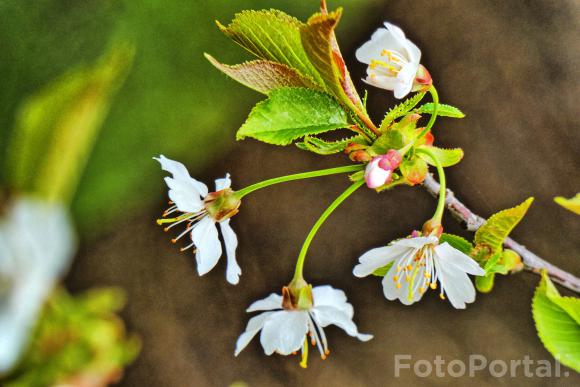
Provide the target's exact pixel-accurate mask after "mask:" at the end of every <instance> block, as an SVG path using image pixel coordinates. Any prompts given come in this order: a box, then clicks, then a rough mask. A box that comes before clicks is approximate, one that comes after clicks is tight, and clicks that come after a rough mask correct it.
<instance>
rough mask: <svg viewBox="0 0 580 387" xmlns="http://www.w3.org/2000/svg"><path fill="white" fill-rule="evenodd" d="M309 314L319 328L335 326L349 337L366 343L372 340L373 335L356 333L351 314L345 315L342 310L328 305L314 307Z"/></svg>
mask: <svg viewBox="0 0 580 387" xmlns="http://www.w3.org/2000/svg"><path fill="white" fill-rule="evenodd" d="M349 305H350V304H349ZM351 310H352V306H351ZM310 313H311V314H312V316H313V318H314V320H315V321H316V323H317V324H318V325H320V326H321V327H327V326H329V325H336V326H337V327H339V328H341V329H342V330H344V331H345V332H346V333H347V334H348V335H349V336H352V337H356V338H358V339H359V340H361V341H368V340H370V339H372V338H373V335H368V334H364V333H359V332H358V329H357V327H356V324H355V323H354V322H353V321H352V313H347V312H345V311H344V310H340V309H337V308H334V307H332V306H328V305H321V306H315V307H313V308H312V309H311V311H310Z"/></svg>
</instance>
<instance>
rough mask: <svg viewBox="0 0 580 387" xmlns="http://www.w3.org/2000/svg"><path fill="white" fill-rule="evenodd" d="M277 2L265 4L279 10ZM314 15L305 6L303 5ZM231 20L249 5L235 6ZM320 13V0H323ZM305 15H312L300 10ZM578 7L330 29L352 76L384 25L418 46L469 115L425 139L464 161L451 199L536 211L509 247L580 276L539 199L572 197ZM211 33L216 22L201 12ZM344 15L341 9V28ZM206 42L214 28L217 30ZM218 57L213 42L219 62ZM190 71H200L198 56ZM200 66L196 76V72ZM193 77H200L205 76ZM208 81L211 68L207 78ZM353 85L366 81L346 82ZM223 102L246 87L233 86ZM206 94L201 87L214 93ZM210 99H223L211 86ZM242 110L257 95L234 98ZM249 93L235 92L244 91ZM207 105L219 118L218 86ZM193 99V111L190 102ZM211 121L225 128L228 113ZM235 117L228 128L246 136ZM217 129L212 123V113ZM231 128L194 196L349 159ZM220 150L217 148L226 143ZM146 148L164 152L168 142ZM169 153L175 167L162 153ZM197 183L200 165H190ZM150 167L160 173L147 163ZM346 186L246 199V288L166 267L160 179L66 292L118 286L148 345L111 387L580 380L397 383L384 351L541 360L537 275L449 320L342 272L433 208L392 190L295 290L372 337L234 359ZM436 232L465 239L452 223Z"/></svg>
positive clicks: (573, 253)
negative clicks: (302, 358) (336, 296)
mask: <svg viewBox="0 0 580 387" xmlns="http://www.w3.org/2000/svg"><path fill="white" fill-rule="evenodd" d="M275 3H276V2H272V4H271V5H272V6H273V7H276V6H277V4H275ZM313 3H315V2H314V1H313ZM236 4H237V5H238V6H239V9H243V8H244V7H246V5H245V3H244V2H243V1H239V2H236ZM330 6H331V7H332V2H330ZM312 8H313V10H314V8H315V4H314V5H313V7H312ZM579 11H580V10H579V5H578V2H577V1H573V0H570V1H569V0H559V1H548V0H543V1H539V0H538V1H485V2H482V1H475V0H461V1H443V0H437V1H427V0H417V1H412V2H411V1H375V2H374V3H372V4H371V5H369V6H367V7H366V8H365V9H364V10H361V11H360V12H358V15H359V16H358V17H359V20H358V21H355V22H354V23H353V21H352V20H351V21H350V22H349V23H348V24H349V25H350V26H356V28H354V29H351V30H346V29H345V28H344V25H343V28H339V31H338V36H339V41H341V42H342V43H343V44H342V45H343V53H344V55H345V57H346V58H347V60H348V61H349V62H350V63H349V67H350V69H351V72H352V73H353V74H352V75H353V78H355V79H360V78H361V77H362V76H363V73H364V70H365V69H364V66H363V65H361V64H358V63H356V62H355V61H354V51H355V49H356V47H357V46H358V45H360V44H361V43H362V42H364V41H365V40H366V39H368V37H369V36H370V35H371V33H372V32H373V31H374V30H375V29H376V28H378V27H379V26H380V25H381V23H382V21H384V20H389V21H391V22H393V23H395V24H398V25H399V26H401V27H402V28H403V29H404V30H405V31H406V32H407V34H408V36H409V37H410V39H412V40H413V41H414V42H415V43H416V44H417V45H418V46H419V47H421V48H422V50H423V59H422V63H423V64H425V65H426V67H427V68H428V69H429V70H430V72H431V74H432V75H433V78H434V80H435V84H436V85H437V87H438V89H439V94H440V96H441V98H442V102H448V103H450V104H453V105H456V106H458V107H460V108H461V109H462V110H463V111H464V112H466V113H467V118H465V119H463V120H451V119H440V121H438V124H437V125H436V130H435V136H436V141H437V142H438V144H439V145H441V146H460V147H462V148H463V149H464V150H465V151H466V157H465V159H464V160H463V162H462V163H461V164H460V165H459V166H456V167H454V168H452V169H450V170H449V171H448V180H449V186H450V187H451V188H452V189H454V191H455V192H456V194H457V195H458V196H459V198H461V199H463V200H464V202H465V203H466V204H468V206H470V207H471V208H472V209H473V210H474V211H476V212H477V213H479V214H480V215H482V216H489V215H490V214H492V213H493V212H495V211H498V210H500V209H503V208H506V207H509V206H512V205H515V204H518V203H520V202H521V201H523V200H524V199H525V198H527V197H528V196H535V197H536V201H535V202H534V205H533V206H532V209H531V211H530V213H529V215H528V216H527V217H526V219H525V220H524V222H523V223H522V224H521V225H520V226H518V228H517V229H516V230H515V232H514V236H515V238H516V239H517V240H518V241H520V242H523V243H524V244H526V245H527V246H528V247H529V248H530V249H531V250H533V251H534V252H536V253H538V254H539V255H540V256H542V257H545V258H547V259H548V260H550V261H551V262H553V263H555V264H557V265H560V266H562V267H563V268H565V269H567V270H569V271H571V272H572V273H575V274H576V275H579V274H580V260H579V259H578V258H579V257H578V252H579V251H580V239H579V238H578V236H579V235H580V219H579V218H578V217H575V216H574V215H573V214H571V213H570V212H567V211H565V210H564V209H562V208H560V207H558V206H556V205H555V204H554V203H553V201H552V197H554V196H556V195H565V196H571V195H573V194H575V193H576V192H577V191H579V190H580V185H579V184H578V183H579V182H578V167H579V166H580V155H579V151H578V150H579V149H580V137H579V135H578V125H577V121H576V119H577V115H578V107H577V99H578V97H579V93H578V92H579V88H578V78H579V76H580V72H579V70H578V69H579V67H580V62H579V52H580V50H579V48H580V42H579V40H578V31H579V20H580V16H579V15H580V12H579ZM200 17H203V18H208V19H212V18H215V16H214V15H211V14H207V15H200ZM350 17H352V16H351V15H350V14H349V13H348V12H347V13H345V15H344V18H345V20H346V19H349V18H350ZM215 34H218V31H215ZM229 47H231V46H230V45H229V43H228V42H227V40H226V39H225V38H223V46H222V47H221V48H220V52H224V51H227V50H228V48H229ZM192 58H193V59H192V61H199V62H200V63H201V62H202V61H203V58H202V57H201V55H193V56H192ZM200 66H201V65H200ZM204 66H209V64H205V65H204ZM206 70H207V69H206ZM358 85H359V86H360V87H361V89H362V88H364V87H365V85H363V83H362V82H358ZM229 86H230V87H231V88H232V89H240V88H242V86H240V85H238V84H235V83H234V82H233V81H231V82H230V83H229ZM209 87H211V85H209ZM219 92H223V91H222V90H219ZM245 93H246V94H247V95H248V100H246V99H244V100H240V101H239V103H238V104H239V105H244V106H245V105H247V108H248V111H249V108H250V107H251V105H250V102H251V101H253V100H252V99H250V98H253V99H254V100H255V99H256V98H258V96H256V95H254V93H253V92H252V91H250V90H246V91H245ZM246 94H244V95H246ZM210 102H211V104H215V105H218V106H219V105H220V98H219V96H218V93H217V90H216V95H215V100H213V101H210ZM192 103H194V101H192ZM393 103H394V100H393V99H392V98H391V97H390V95H388V93H387V92H384V91H381V90H375V89H372V90H369V106H370V108H371V112H372V113H373V114H374V116H375V118H376V119H377V120H378V119H380V117H381V115H382V113H383V112H384V110H385V109H387V108H388V107H389V106H391V105H392V104H393ZM222 114H223V115H228V114H230V112H229V110H228V106H225V105H224V106H223V111H222ZM243 120H244V117H243V116H240V117H239V119H238V120H237V122H238V123H240V124H241V123H242V122H243ZM213 125H215V126H216V127H222V124H221V123H220V118H219V115H215V116H214V122H213ZM235 129H237V128H236V127H227V128H222V129H221V130H223V131H224V132H226V131H227V133H228V135H229V137H228V138H229V139H230V140H228V141H229V142H230V143H231V144H232V146H231V147H230V148H229V149H228V151H227V152H225V153H224V154H223V155H217V156H215V155H214V157H215V159H218V160H220V161H218V162H216V163H215V164H213V165H212V166H211V167H210V168H206V169H205V170H203V172H201V173H198V174H196V177H198V178H201V179H203V180H204V181H206V182H211V181H213V179H215V178H218V177H221V176H223V175H224V174H225V173H226V172H230V173H231V174H232V176H233V182H234V187H238V188H239V187H243V186H246V185H248V184H251V183H253V182H256V181H259V180H263V179H265V178H270V177H274V176H278V175H282V174H287V173H295V172H300V171H307V170H312V169H318V168H323V167H330V166H334V165H342V164H345V163H347V162H348V160H347V159H345V157H343V156H340V155H339V156H336V157H327V158H322V157H320V156H316V155H313V154H309V153H305V152H302V151H300V150H298V149H296V148H294V147H287V148H276V147H273V146H268V145H265V144H261V143H257V142H254V141H252V140H247V141H244V142H239V143H235V144H234V131H235ZM228 141H226V142H228ZM159 152H160V153H161V152H168V151H167V149H164V147H163V144H161V145H160V147H159ZM166 156H168V157H174V158H179V156H180V155H176V154H170V153H166ZM191 167H192V169H193V170H195V166H194V165H191ZM146 168H151V169H156V168H157V165H156V164H154V163H153V162H151V163H149V164H146ZM347 184H348V182H347V181H346V179H345V178H344V177H342V176H339V177H336V176H335V177H326V178H320V179H317V180H311V181H303V182H294V183H287V184H285V185H281V186H276V187H272V188H269V189H265V190H262V191H259V192H257V193H255V194H253V195H250V196H249V197H248V198H247V199H246V200H244V203H243V205H242V207H241V211H240V214H239V215H238V216H236V217H235V218H234V220H233V222H232V223H233V227H234V228H235V230H236V231H237V233H238V237H239V240H240V246H239V249H238V257H239V262H240V265H241V266H242V270H243V275H242V277H241V283H240V285H238V286H237V287H235V288H234V287H232V286H231V285H229V284H227V283H226V281H225V273H224V272H225V264H224V262H220V264H219V265H218V266H217V267H216V269H214V270H213V271H212V272H211V273H210V274H209V275H207V276H205V277H203V278H199V277H198V276H197V274H196V272H195V267H194V258H193V256H192V255H191V253H190V252H189V253H179V251H178V249H177V248H176V247H175V246H173V245H172V244H171V243H170V242H169V239H170V236H168V235H167V234H164V233H163V232H162V230H161V229H160V228H159V227H157V226H156V225H155V223H154V219H155V218H156V217H157V216H158V215H159V214H160V212H161V211H162V210H163V208H164V204H165V201H166V197H165V191H164V184H163V180H162V173H161V172H159V173H158V184H157V185H158V190H157V192H144V193H143V194H144V195H157V194H158V197H159V200H158V205H156V206H154V207H151V208H149V209H147V210H146V211H141V212H136V213H132V212H131V213H126V214H125V215H124V216H123V217H122V218H120V219H118V221H117V226H116V230H114V231H111V232H108V233H106V234H104V235H102V236H101V237H100V238H98V239H97V240H94V241H91V243H90V244H88V245H86V244H85V247H84V249H83V251H81V253H80V256H79V257H78V259H77V261H76V262H75V265H74V267H73V270H72V272H71V273H70V276H69V278H68V281H67V283H68V285H69V287H70V288H71V289H72V290H82V289H85V288H88V287H92V286H98V285H119V286H122V287H123V288H125V289H126V290H127V292H128V295H129V300H130V301H129V305H128V307H127V309H126V310H125V312H124V317H125V318H126V321H127V323H128V325H129V328H130V329H131V330H133V331H136V332H138V333H139V334H140V335H141V336H142V338H143V341H144V347H143V348H144V349H143V352H142V354H141V356H140V357H139V358H138V360H137V361H136V362H135V363H134V365H132V366H131V367H130V368H129V369H128V370H127V372H126V375H125V378H124V380H123V382H122V385H123V386H144V385H147V386H227V385H229V384H231V383H233V382H235V381H244V382H246V383H247V384H248V385H250V386H290V385H312V386H323V385H331V386H383V385H401V386H407V385H419V384H420V385H433V386H437V385H462V386H480V385H489V384H502V385H514V386H515V385H522V384H525V385H530V386H540V385H559V386H572V385H579V384H580V377H578V375H577V374H575V373H574V371H571V370H567V369H566V370H567V371H569V372H570V376H569V377H566V378H560V379H558V378H552V379H541V378H524V377H523V374H522V372H520V373H519V375H520V377H521V379H512V378H502V379H496V378H493V377H491V376H490V375H489V373H487V372H480V373H478V374H477V377H475V378H462V379H453V378H437V377H435V376H434V375H432V376H431V377H430V378H426V379H420V378H417V377H416V376H414V375H413V373H412V372H410V371H408V370H403V371H402V375H401V377H400V378H397V379H395V378H394V355H395V354H411V355H412V356H413V358H414V359H426V360H431V361H432V360H433V359H434V357H435V355H441V356H442V357H443V358H445V359H446V360H448V361H449V360H452V359H460V360H463V361H464V362H467V361H468V356H469V354H482V355H484V356H486V357H487V358H488V360H490V361H491V360H493V359H503V360H508V361H509V360H510V359H516V360H517V359H523V357H524V356H525V355H529V356H530V357H531V358H532V359H535V360H539V359H550V360H551V359H552V358H551V356H550V355H549V353H548V352H547V351H546V350H544V349H543V347H542V345H541V343H540V342H539V340H538V338H537V336H536V332H535V329H534V326H533V321H532V317H531V312H530V302H531V298H532V295H533V291H534V288H535V286H536V284H537V282H538V277H537V276H535V275H532V274H529V273H523V274H520V275H517V276H514V277H501V278H499V279H498V280H497V282H496V288H495V289H494V291H493V292H492V293H491V294H489V295H478V300H477V302H476V303H475V304H473V305H470V306H468V308H467V310H465V311H456V310H453V308H452V307H451V306H450V305H449V304H448V303H444V302H441V301H440V300H439V299H438V297H437V295H436V294H432V293H430V294H427V296H426V297H424V300H423V301H422V302H421V303H419V304H416V305H414V306H412V307H405V306H403V305H401V304H399V303H395V302H387V301H386V300H385V299H384V298H383V295H382V291H381V287H380V280H379V279H376V278H367V279H363V280H359V279H355V278H354V277H353V276H352V275H351V270H352V267H353V265H354V263H355V261H356V259H357V257H358V256H359V255H360V254H362V253H363V252H364V251H366V250H367V249H369V248H371V247H376V246H380V245H381V244H385V243H386V242H388V241H390V240H392V239H393V238H396V237H400V236H402V235H404V234H406V233H408V232H409V231H410V230H412V229H413V228H416V227H418V226H419V225H421V224H422V222H424V221H425V220H426V219H427V218H428V217H429V216H431V214H432V211H433V210H434V208H435V202H434V200H433V199H432V198H431V197H430V196H429V195H428V194H427V193H426V192H425V191H423V190H422V189H421V188H400V189H397V190H395V191H393V192H388V193H384V194H380V195H377V194H375V193H374V192H371V191H370V190H360V191H359V192H357V193H356V194H355V195H353V197H352V198H351V199H349V200H348V201H347V202H346V203H345V204H343V206H342V207H341V208H339V210H338V211H336V212H335V213H334V214H333V215H332V217H331V218H330V220H329V221H328V222H327V223H326V224H325V225H324V226H323V228H322V229H321V232H320V233H319V234H318V236H317V237H316V239H315V240H314V243H313V245H312V248H311V250H310V253H309V259H308V261H307V264H306V275H307V279H308V280H310V281H311V282H313V283H314V284H327V283H329V284H332V285H333V286H335V287H338V288H341V289H344V290H345V291H346V293H347V295H348V297H349V301H350V302H351V303H352V304H353V305H354V307H355V322H357V324H358V326H359V329H360V330H361V331H362V332H370V333H373V334H374V335H375V338H374V340H372V341H370V342H369V343H365V344H363V343H359V342H357V341H356V340H355V339H353V338H350V337H348V336H347V335H345V334H344V333H343V332H342V331H340V330H339V329H336V328H330V329H327V334H328V336H329V341H330V347H331V351H332V353H331V355H330V356H329V358H328V359H327V360H326V361H324V362H323V361H321V360H320V359H319V358H317V356H311V358H310V362H309V368H308V369H307V370H303V369H301V368H300V367H299V366H298V361H299V359H298V358H285V357H281V356H271V357H266V356H265V355H263V352H262V349H261V347H260V345H259V342H258V340H255V341H254V342H252V343H251V344H250V345H249V346H248V348H247V349H246V350H245V351H244V352H242V354H241V355H240V356H239V357H238V358H234V356H233V350H234V345H235V341H236V339H237V337H238V335H239V334H240V333H241V332H242V331H243V329H244V328H245V324H246V322H247V320H248V318H249V317H250V316H249V315H247V314H246V313H245V312H244V310H245V308H246V307H247V306H248V305H249V304H250V303H251V302H252V301H254V300H256V299H258V298H262V297H264V296H266V295H267V294H269V293H270V292H274V291H276V292H278V291H279V289H280V288H281V286H283V285H284V284H285V283H286V282H287V281H288V280H289V279H290V278H291V274H292V272H293V265H294V261H295V258H296V256H297V254H298V251H299V248H300V245H301V243H302V241H303V239H304V237H305V236H306V234H307V232H308V230H309V228H310V227H311V225H312V224H313V223H314V221H315V220H316V219H317V217H318V216H319V215H320V213H321V212H322V211H323V210H324V208H326V206H327V205H328V204H329V203H330V202H331V201H332V200H333V199H334V198H335V197H336V196H337V195H338V194H339V193H340V192H342V190H343V189H344V188H345V187H346V186H347ZM445 222H446V223H445V225H446V227H447V228H446V230H447V231H449V232H455V233H460V234H462V235H466V236H468V234H465V233H464V232H463V231H462V230H461V228H460V226H459V225H458V224H456V223H455V221H454V220H453V219H451V217H450V216H447V219H446V220H445Z"/></svg>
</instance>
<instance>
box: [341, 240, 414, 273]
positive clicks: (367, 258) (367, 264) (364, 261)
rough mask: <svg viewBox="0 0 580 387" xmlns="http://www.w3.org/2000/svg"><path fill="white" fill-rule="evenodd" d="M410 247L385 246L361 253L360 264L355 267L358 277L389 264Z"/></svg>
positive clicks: (404, 253)
mask: <svg viewBox="0 0 580 387" xmlns="http://www.w3.org/2000/svg"><path fill="white" fill-rule="evenodd" d="M408 251H409V248H408V247H406V246H393V245H391V246H385V247H378V248H376V249H372V250H369V251H367V252H366V253H364V254H363V255H361V257H360V258H359V262H360V263H359V264H358V265H356V266H355V267H354V269H353V271H352V272H353V274H354V275H355V276H357V277H366V276H368V275H370V274H372V273H373V272H374V271H375V270H377V269H378V268H381V267H383V266H386V265H388V264H389V263H390V262H392V261H394V260H395V259H397V258H400V257H402V256H404V255H406V254H407V253H408Z"/></svg>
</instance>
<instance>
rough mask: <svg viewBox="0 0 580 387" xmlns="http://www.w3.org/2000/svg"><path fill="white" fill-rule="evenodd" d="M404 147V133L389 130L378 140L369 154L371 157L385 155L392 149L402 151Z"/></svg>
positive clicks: (369, 150) (368, 150) (369, 149)
mask: <svg viewBox="0 0 580 387" xmlns="http://www.w3.org/2000/svg"><path fill="white" fill-rule="evenodd" d="M404 145H405V142H404V140H403V135H402V133H401V132H400V131H398V130H389V131H387V132H386V133H384V134H382V135H381V136H380V137H379V138H377V139H376V140H375V142H374V143H373V145H371V146H370V147H369V148H368V149H367V152H368V153H369V154H370V155H371V156H378V155H384V154H386V153H387V152H388V151H389V150H390V149H401V148H402V147H403V146H404Z"/></svg>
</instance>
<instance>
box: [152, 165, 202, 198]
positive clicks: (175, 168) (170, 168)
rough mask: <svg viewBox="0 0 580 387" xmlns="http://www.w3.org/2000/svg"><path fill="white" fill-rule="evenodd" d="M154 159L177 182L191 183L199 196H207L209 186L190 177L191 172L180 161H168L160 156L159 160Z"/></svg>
mask: <svg viewBox="0 0 580 387" xmlns="http://www.w3.org/2000/svg"><path fill="white" fill-rule="evenodd" d="M154 159H155V160H157V161H159V163H160V164H161V168H162V169H163V170H164V171H167V172H169V173H171V174H172V175H173V178H174V179H175V180H180V181H183V182H189V183H190V184H191V186H192V187H193V189H195V190H196V192H197V193H198V194H199V195H201V196H203V197H205V196H207V193H208V189H207V186H206V185H205V184H204V183H202V182H200V181H197V180H195V179H194V178H192V177H191V176H190V175H189V172H188V171H187V168H186V167H185V165H183V164H182V163H180V162H179V161H175V160H171V159H168V158H167V157H165V156H163V155H160V156H159V157H158V158H157V157H154Z"/></svg>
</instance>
